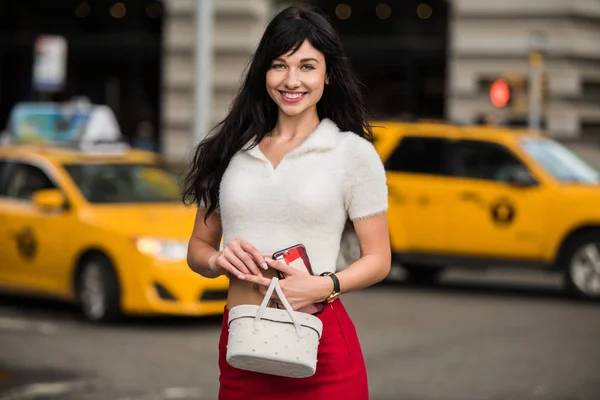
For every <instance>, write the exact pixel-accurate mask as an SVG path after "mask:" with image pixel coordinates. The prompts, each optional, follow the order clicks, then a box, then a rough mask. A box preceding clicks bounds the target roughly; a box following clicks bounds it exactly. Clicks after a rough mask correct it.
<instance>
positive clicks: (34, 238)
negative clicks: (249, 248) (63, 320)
mask: <svg viewBox="0 0 600 400" xmlns="http://www.w3.org/2000/svg"><path fill="white" fill-rule="evenodd" d="M179 194H180V187H179V182H178V179H177V178H176V176H175V175H173V174H172V173H170V172H169V171H168V170H166V169H164V168H162V167H161V166H160V165H159V164H158V163H157V161H156V159H155V156H154V155H153V154H152V153H149V152H144V151H138V150H132V149H129V148H128V147H127V146H121V147H118V146H117V148H115V146H113V145H111V146H110V147H107V146H104V147H102V146H94V147H93V148H89V149H83V150H82V149H80V148H77V149H73V148H69V147H65V146H47V145H15V146H0V254H1V256H0V258H1V264H0V287H1V288H3V289H5V290H10V291H16V292H31V293H40V294H45V295H51V296H56V297H59V298H62V299H65V300H68V301H72V302H76V303H78V304H79V305H80V306H81V310H82V312H83V315H84V316H85V317H86V318H87V319H89V320H92V321H109V320H114V319H116V318H118V317H119V316H121V315H133V314H157V313H158V314H176V315H186V316H196V315H210V314H221V313H222V312H223V308H224V305H225V299H226V294H227V288H228V281H227V279H226V278H225V277H221V278H218V279H206V278H203V277H201V276H199V275H197V274H195V273H194V272H192V271H191V270H190V269H189V267H188V266H187V264H186V251H187V241H188V239H189V235H190V233H191V231H192V225H193V222H194V214H195V210H194V209H193V208H189V207H185V206H183V205H182V204H181V202H180V196H179Z"/></svg>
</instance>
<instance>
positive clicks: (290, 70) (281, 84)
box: [266, 40, 327, 117]
mask: <svg viewBox="0 0 600 400" xmlns="http://www.w3.org/2000/svg"><path fill="white" fill-rule="evenodd" d="M266 81H267V91H268V92H269V96H271V99H273V101H274V102H275V104H277V106H278V107H279V110H280V112H283V113H284V114H285V115H287V116H290V117H291V116H296V115H300V114H302V113H304V112H306V111H308V112H311V111H314V112H315V113H316V108H317V103H318V102H319V100H320V99H321V97H322V96H323V89H324V88H325V83H326V81H327V78H326V65H325V56H324V55H323V53H321V52H320V51H318V50H317V49H315V48H314V47H313V46H312V45H311V44H310V42H309V41H307V40H305V41H304V43H302V45H301V46H300V47H299V48H298V49H297V50H296V52H295V53H294V54H290V53H288V54H285V55H282V56H280V57H278V58H276V59H275V60H273V62H272V63H271V67H270V68H269V70H268V71H267V79H266Z"/></svg>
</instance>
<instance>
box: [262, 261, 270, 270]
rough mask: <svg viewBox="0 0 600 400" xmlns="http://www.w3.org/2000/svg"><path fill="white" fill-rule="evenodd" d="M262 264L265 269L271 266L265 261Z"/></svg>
mask: <svg viewBox="0 0 600 400" xmlns="http://www.w3.org/2000/svg"><path fill="white" fill-rule="evenodd" d="M261 265H262V267H263V269H269V266H268V265H267V263H265V262H264V263H262V264H261Z"/></svg>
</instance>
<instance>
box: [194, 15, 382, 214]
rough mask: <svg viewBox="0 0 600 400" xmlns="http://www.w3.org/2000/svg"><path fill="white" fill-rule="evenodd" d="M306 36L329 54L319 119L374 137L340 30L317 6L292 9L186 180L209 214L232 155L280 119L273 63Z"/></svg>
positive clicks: (277, 24) (269, 31)
mask: <svg viewBox="0 0 600 400" xmlns="http://www.w3.org/2000/svg"><path fill="white" fill-rule="evenodd" d="M305 40H308V41H309V42H310V44H311V45H312V46H313V47H314V48H315V49H317V50H319V51H320V52H321V53H323V55H324V56H325V63H326V65H327V76H328V78H329V84H328V85H325V89H324V92H323V96H322V97H321V99H320V100H319V102H318V103H317V113H318V115H319V119H323V118H329V119H330V120H332V121H333V122H334V123H335V124H336V125H337V126H338V127H339V128H340V129H341V130H342V131H350V132H354V133H355V134H357V135H359V136H361V137H364V138H366V139H368V140H372V137H373V133H372V131H371V127H370V126H369V123H368V122H367V110H366V106H365V102H364V98H363V86H362V85H361V83H360V82H359V80H358V79H357V77H356V76H355V75H354V73H353V71H352V69H351V67H350V63H349V61H348V59H347V58H346V56H345V55H344V51H343V49H342V43H341V41H340V38H339V36H338V34H337V33H336V32H335V30H334V29H333V27H332V26H331V24H330V23H329V21H328V20H327V18H326V17H325V16H324V15H322V14H321V13H320V12H318V11H317V10H315V9H313V8H311V7H305V6H302V7H289V8H286V9H284V10H283V11H281V12H280V13H279V14H277V15H276V16H275V17H274V18H273V20H272V21H271V22H270V23H269V25H268V26H267V28H266V29H265V33H264V34H263V37H262V39H261V40H260V43H259V44H258V47H257V49H256V52H255V53H254V57H253V58H252V61H251V63H250V66H249V68H248V71H247V74H246V78H245V80H244V82H243V84H242V86H241V88H240V90H239V92H238V94H237V96H236V98H235V99H234V101H233V102H232V104H231V108H230V111H229V114H228V115H227V116H226V117H225V119H224V120H223V121H221V122H220V123H218V124H217V125H216V126H215V127H214V128H213V129H212V131H211V134H210V135H209V136H208V137H207V138H206V139H204V140H203V141H202V142H201V143H200V144H199V145H198V147H197V148H196V151H195V154H194V156H193V159H192V162H191V165H190V169H189V171H188V173H187V176H186V177H185V181H184V190H183V201H184V203H186V204H188V205H189V204H199V205H202V207H205V208H206V209H207V213H206V217H208V216H209V215H210V214H211V213H212V212H214V211H215V209H216V208H217V207H218V206H219V186H220V183H221V178H222V177H223V173H224V172H225V169H226V168H227V166H228V165H229V162H230V161H231V158H232V157H233V156H234V155H235V154H236V153H237V152H238V151H240V150H241V149H242V148H243V147H244V145H246V144H247V143H249V142H250V141H252V146H256V145H258V143H260V141H261V140H262V139H263V138H264V136H265V135H266V134H267V133H268V132H270V131H271V130H272V129H273V128H274V127H275V123H276V122H277V105H276V104H275V102H273V100H272V99H271V98H270V97H269V94H268V93H267V89H266V74H267V71H268V69H269V68H270V66H271V63H272V62H273V60H274V59H275V58H277V57H279V56H281V55H283V54H287V53H289V52H290V51H292V52H295V51H296V50H297V49H298V48H299V47H300V46H301V45H302V43H304V41H305Z"/></svg>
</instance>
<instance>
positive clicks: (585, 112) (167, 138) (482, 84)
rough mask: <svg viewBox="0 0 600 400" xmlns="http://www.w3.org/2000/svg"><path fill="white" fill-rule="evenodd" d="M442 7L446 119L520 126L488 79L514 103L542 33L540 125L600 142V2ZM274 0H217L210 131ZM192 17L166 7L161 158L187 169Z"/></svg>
mask: <svg viewBox="0 0 600 400" xmlns="http://www.w3.org/2000/svg"><path fill="white" fill-rule="evenodd" d="M448 2H449V3H450V13H449V18H450V21H449V30H448V31H449V32H448V33H449V46H448V59H447V66H448V68H447V79H446V104H445V117H446V118H447V119H448V120H451V121H455V122H462V123H473V122H476V121H477V119H478V118H480V117H481V116H482V115H488V114H490V113H492V114H496V115H497V116H498V117H499V118H502V119H525V120H526V117H527V111H528V110H527V106H526V105H523V104H518V102H515V103H511V105H510V107H508V106H507V107H504V108H502V109H499V108H497V107H495V106H494V105H492V103H491V102H490V100H489V82H490V81H493V80H495V79H498V78H506V79H508V80H509V81H510V82H512V83H511V84H513V83H514V88H513V89H514V93H513V95H514V96H515V99H514V100H517V99H516V97H517V91H518V90H526V86H527V74H528V71H529V58H528V55H529V53H530V51H531V47H530V38H531V37H532V34H537V35H540V34H541V35H543V37H544V39H545V40H544V43H543V49H541V50H542V51H543V53H542V54H543V65H544V76H545V82H546V88H545V91H544V106H543V112H542V114H543V116H542V119H543V121H544V126H545V127H546V129H547V130H548V131H549V133H550V134H551V135H552V136H554V137H557V138H561V139H563V138H565V139H568V138H571V139H578V138H587V137H592V136H594V135H597V136H598V137H600V0H544V1H543V2H540V1H537V0H504V1H501V2H498V1H493V0H448ZM281 3H282V2H281V1H274V0H215V10H214V30H213V32H214V33H213V88H212V107H211V108H212V109H211V113H210V115H211V120H210V121H209V124H210V125H213V124H215V123H216V122H218V121H219V120H221V119H222V118H223V117H224V116H225V114H226V112H227V110H228V107H229V103H230V101H231V100H232V98H233V96H234V95H235V93H236V91H237V89H238V86H239V83H240V79H241V77H242V76H243V73H244V69H245V67H246V65H247V63H248V61H249V58H250V56H251V54H252V52H253V51H254V48H255V46H256V44H257V43H258V40H259V39H260V36H261V34H262V32H263V29H264V27H265V25H266V24H267V22H268V21H269V19H270V18H271V16H272V15H273V13H274V12H275V11H276V8H277V7H278V6H280V5H281ZM195 12H196V0H165V20H164V39H163V40H164V46H163V47H164V54H163V80H162V82H163V83H162V85H163V88H162V91H163V95H162V123H161V131H162V135H161V136H162V141H163V143H162V152H163V155H164V157H165V158H166V159H167V160H168V161H169V162H173V163H181V162H185V160H186V159H187V157H188V155H189V151H190V149H191V148H192V146H193V145H194V143H193V141H194V139H193V126H194V115H193V112H194V111H193V110H194V82H195V77H194V71H195V68H194V62H195V61H194V60H195V57H194V51H195V44H194V40H195V37H196V33H195V32H196V27H195V21H196V19H195ZM517 80H519V81H520V82H518V83H515V81H517ZM517 86H519V87H517ZM400 112H401V111H399V113H400Z"/></svg>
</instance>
